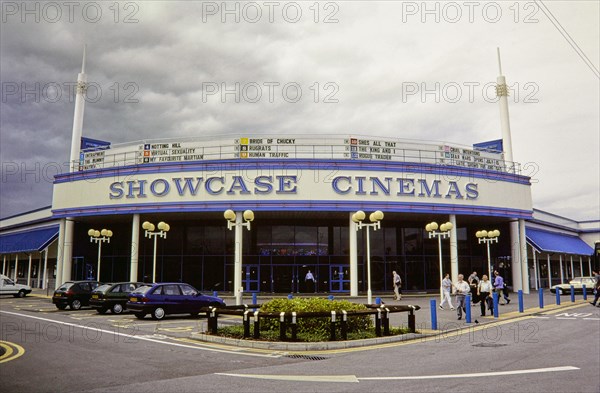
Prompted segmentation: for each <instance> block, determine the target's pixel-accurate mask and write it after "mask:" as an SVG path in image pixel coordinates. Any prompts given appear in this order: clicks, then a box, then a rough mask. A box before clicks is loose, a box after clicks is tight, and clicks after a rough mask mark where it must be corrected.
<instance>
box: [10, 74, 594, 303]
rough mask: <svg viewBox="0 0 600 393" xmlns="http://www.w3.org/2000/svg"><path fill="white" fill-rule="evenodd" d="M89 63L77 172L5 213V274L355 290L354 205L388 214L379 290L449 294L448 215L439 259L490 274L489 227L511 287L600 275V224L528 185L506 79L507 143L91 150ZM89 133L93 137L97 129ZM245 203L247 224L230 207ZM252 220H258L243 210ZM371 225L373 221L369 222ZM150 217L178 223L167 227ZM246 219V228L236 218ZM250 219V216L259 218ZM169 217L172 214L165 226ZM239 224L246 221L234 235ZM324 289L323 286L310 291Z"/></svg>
mask: <svg viewBox="0 0 600 393" xmlns="http://www.w3.org/2000/svg"><path fill="white" fill-rule="evenodd" d="M85 82H86V78H85V73H84V70H82V73H80V74H79V78H78V83H79V88H78V96H77V100H76V108H75V120H74V125H73V135H72V138H73V140H72V147H71V163H72V168H71V171H70V172H68V173H63V174H60V175H58V176H56V178H55V181H54V190H53V199H52V205H51V206H48V207H46V208H42V209H39V210H36V211H33V212H27V213H24V214H21V215H17V216H14V217H8V218H5V219H3V220H1V222H0V241H1V243H0V253H1V254H2V260H3V265H2V271H3V273H5V274H7V275H9V276H10V277H14V278H15V279H17V280H20V281H22V282H24V281H27V282H30V283H31V284H33V285H34V286H40V287H44V286H45V285H50V286H57V285H59V284H60V283H61V282H64V281H67V280H72V279H84V278H98V277H97V269H98V265H97V259H98V255H99V246H98V242H92V241H90V240H91V239H90V236H89V235H88V231H89V230H90V229H97V230H99V229H108V230H110V231H112V233H113V236H112V238H111V239H110V242H108V241H107V242H106V243H104V244H103V245H102V246H101V248H102V255H101V257H100V264H101V270H100V271H101V273H100V277H99V280H101V281H104V282H109V281H112V282H115V281H127V280H131V281H136V280H144V281H151V280H152V278H154V280H155V281H183V282H188V283H191V284H192V285H194V286H196V287H198V288H199V289H201V290H205V291H211V290H218V291H220V292H224V293H230V294H232V295H235V296H236V297H237V296H241V293H242V292H261V293H297V292H300V293H302V292H305V291H306V289H307V288H308V287H307V286H306V285H305V283H304V276H305V275H306V273H307V272H308V270H311V272H313V273H314V276H315V277H316V281H317V283H316V285H315V288H314V289H315V290H316V291H317V292H320V293H323V292H336V293H347V294H349V295H352V296H358V295H360V294H363V293H365V291H366V290H367V285H368V283H367V270H368V266H367V259H368V258H367V255H366V254H367V250H366V247H365V243H366V236H367V233H366V231H364V230H358V231H357V223H356V222H354V221H353V220H352V215H353V214H354V213H355V212H356V211H358V210H362V211H364V212H365V213H366V215H367V217H368V216H369V213H371V212H374V211H377V210H379V211H382V212H383V214H384V218H383V220H381V226H380V229H379V230H371V231H370V233H369V236H370V250H369V251H370V261H371V262H370V270H371V286H372V288H373V290H374V292H375V293H378V292H381V293H383V292H386V291H387V292H388V293H391V290H392V285H391V284H392V283H391V272H392V271H393V270H396V271H398V272H399V273H400V274H401V275H402V279H403V283H404V289H405V290H409V291H410V290H414V291H432V292H436V291H437V289H438V288H439V285H440V283H439V273H440V271H439V264H438V257H439V251H440V250H439V249H438V242H437V241H436V240H432V239H429V237H428V234H427V232H426V231H425V225H426V224H427V223H430V222H432V221H436V222H438V223H445V222H450V223H451V224H452V230H450V231H449V234H448V236H447V239H444V240H442V242H441V244H442V247H441V253H442V270H443V272H444V273H445V272H448V273H450V274H451V276H452V277H453V279H456V276H457V275H458V273H462V274H465V275H467V274H469V273H470V272H472V271H473V270H476V271H478V272H479V275H480V276H481V275H482V274H485V273H487V270H488V259H487V251H486V246H485V245H483V244H480V243H479V242H478V239H477V237H476V233H477V232H478V231H480V230H489V231H491V230H499V231H500V234H501V235H500V236H499V238H498V242H497V243H496V244H493V245H491V246H490V247H491V265H492V268H493V269H496V270H499V271H501V273H502V274H503V275H504V276H505V278H506V279H507V281H508V282H509V283H510V285H511V286H512V288H513V289H514V290H518V289H522V290H523V291H524V292H525V293H528V292H529V290H530V289H533V288H538V287H540V286H541V287H548V286H549V285H552V284H556V283H559V282H562V281H565V280H568V279H569V278H570V277H572V276H577V275H589V274H590V271H591V270H592V268H593V263H594V261H593V257H592V254H593V253H594V250H593V246H592V245H593V244H594V241H595V240H597V239H596V238H597V237H598V233H599V229H598V226H599V222H598V221H597V220H596V221H589V222H576V221H573V220H569V219H566V218H563V217H558V216H555V215H552V214H550V213H545V212H541V211H539V210H535V209H534V208H533V206H532V199H531V182H530V178H529V177H528V176H527V174H526V173H524V172H523V170H522V169H521V166H520V165H519V164H518V163H515V162H513V160H512V153H511V148H510V127H509V124H508V109H507V106H506V105H507V104H506V95H505V94H503V87H502V86H503V84H504V83H505V82H504V77H499V79H498V83H499V85H498V92H499V96H500V110H501V118H502V122H501V124H502V126H501V128H502V140H501V143H499V145H500V146H503V148H501V149H496V150H494V149H492V148H490V146H487V147H486V146H484V147H482V146H472V145H469V146H465V145H459V144H455V143H449V142H433V141H414V140H403V139H394V138H383V137H382V138H379V137H375V136H361V135H328V136H318V137H311V136H306V135H261V134H253V133H246V132H244V133H240V134H239V135H235V136H227V137H224V136H221V137H214V138H178V139H175V138H171V139H162V140H147V141H144V140H143V141H135V142H129V143H123V144H116V145H103V144H99V145H96V146H92V147H89V144H88V145H85V146H82V145H81V141H82V124H83V106H84V99H83V95H84V94H85ZM88 142H89V140H88ZM226 210H233V211H234V212H235V213H236V215H235V220H236V222H235V225H234V224H233V223H232V225H229V227H231V229H232V230H229V228H228V224H227V221H226V220H225V219H224V216H223V215H224V212H225V211H226ZM248 210H251V211H252V212H253V213H254V219H253V221H251V222H250V224H249V225H247V226H246V227H243V226H242V225H241V224H245V222H244V219H243V218H242V213H243V212H245V211H248ZM367 221H368V219H367ZM144 222H151V223H153V224H155V226H156V225H158V223H159V222H164V223H167V224H168V226H169V227H170V230H169V231H168V232H167V233H166V236H164V237H162V238H161V237H157V236H154V237H150V236H145V234H146V232H147V231H145V229H144V228H142V224H143V223H144ZM238 224H240V225H239V226H237V225H238ZM246 224H247V223H246ZM164 227H165V226H164V225H163V226H162V228H164ZM233 227H235V230H233ZM311 288H312V287H311Z"/></svg>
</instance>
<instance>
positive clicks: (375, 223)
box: [352, 210, 383, 304]
mask: <svg viewBox="0 0 600 393" xmlns="http://www.w3.org/2000/svg"><path fill="white" fill-rule="evenodd" d="M364 219H365V212H363V211H362V210H359V211H357V212H356V213H354V214H353V215H352V221H354V222H355V223H356V230H357V231H358V230H359V229H362V228H367V304H373V293H372V291H371V242H370V239H369V228H373V230H374V231H376V230H378V229H380V228H381V220H383V212H382V211H381V210H377V211H375V212H373V213H371V214H370V215H369V221H371V223H370V224H365V223H364V222H363V220H364Z"/></svg>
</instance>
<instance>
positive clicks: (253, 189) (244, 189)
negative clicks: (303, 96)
mask: <svg viewBox="0 0 600 393" xmlns="http://www.w3.org/2000/svg"><path fill="white" fill-rule="evenodd" d="M323 187H326V188H328V189H329V190H331V191H333V192H335V194H336V195H338V196H342V195H348V196H350V195H356V196H362V195H364V196H374V197H375V196H397V197H416V198H449V199H466V200H474V199H477V198H478V197H479V190H478V184H477V183H473V182H465V181H449V180H440V179H425V178H414V177H392V176H390V177H379V176H335V177H331V178H329V179H328V180H326V181H321V182H315V181H314V180H313V179H312V178H310V177H309V176H297V175H275V176H256V177H248V176H235V175H227V176H212V177H200V176H198V177H172V178H158V179H153V180H141V179H137V180H127V181H117V182H113V183H111V184H110V186H109V198H110V199H121V198H126V199H137V198H147V197H149V196H153V197H165V196H167V195H168V196H180V197H182V198H183V197H186V198H189V197H202V196H219V195H228V196H236V195H237V196H245V195H247V196H249V195H270V194H281V195H286V194H288V195H289V194H293V195H296V194H300V193H302V191H303V188H306V189H309V188H310V191H311V192H312V193H318V194H320V193H323V192H326V191H327V189H323Z"/></svg>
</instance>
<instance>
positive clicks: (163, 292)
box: [126, 282, 225, 319]
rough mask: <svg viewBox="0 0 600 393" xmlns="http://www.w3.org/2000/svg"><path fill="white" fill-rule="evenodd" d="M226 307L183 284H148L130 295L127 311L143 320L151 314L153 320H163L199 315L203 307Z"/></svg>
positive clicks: (212, 297)
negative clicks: (171, 315) (167, 317)
mask: <svg viewBox="0 0 600 393" xmlns="http://www.w3.org/2000/svg"><path fill="white" fill-rule="evenodd" d="M207 306H213V307H224V306H225V302H223V300H221V299H220V298H218V297H214V296H207V295H203V294H202V293H200V291H198V290H197V289H196V288H194V287H193V286H191V285H189V284H183V283H178V282H175V283H160V284H147V285H144V286H141V287H139V288H138V289H136V290H135V291H133V292H132V293H131V294H130V295H129V301H128V302H127V306H126V307H127V309H128V310H131V311H133V313H134V315H135V316H136V317H137V318H139V319H142V318H144V317H145V316H146V315H147V314H150V315H151V316H152V318H153V319H163V318H164V317H165V315H169V314H190V315H192V316H196V315H198V313H200V311H201V309H202V308H203V307H207Z"/></svg>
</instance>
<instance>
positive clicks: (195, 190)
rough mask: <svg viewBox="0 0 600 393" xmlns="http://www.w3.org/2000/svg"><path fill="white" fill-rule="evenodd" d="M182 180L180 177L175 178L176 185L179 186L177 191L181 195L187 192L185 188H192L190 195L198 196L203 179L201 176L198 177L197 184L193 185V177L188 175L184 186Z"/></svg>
mask: <svg viewBox="0 0 600 393" xmlns="http://www.w3.org/2000/svg"><path fill="white" fill-rule="evenodd" d="M181 180H182V179H181V178H180V177H175V178H173V182H174V183H175V187H177V192H178V193H179V195H180V196H183V195H184V194H185V190H186V189H188V190H190V195H192V196H196V194H197V193H198V190H199V189H200V183H202V180H203V179H202V178H201V177H197V178H196V185H193V184H192V182H193V181H194V179H193V178H191V177H186V178H184V179H183V180H184V181H185V183H184V185H183V186H182V185H181Z"/></svg>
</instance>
